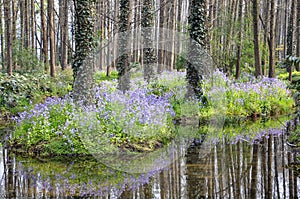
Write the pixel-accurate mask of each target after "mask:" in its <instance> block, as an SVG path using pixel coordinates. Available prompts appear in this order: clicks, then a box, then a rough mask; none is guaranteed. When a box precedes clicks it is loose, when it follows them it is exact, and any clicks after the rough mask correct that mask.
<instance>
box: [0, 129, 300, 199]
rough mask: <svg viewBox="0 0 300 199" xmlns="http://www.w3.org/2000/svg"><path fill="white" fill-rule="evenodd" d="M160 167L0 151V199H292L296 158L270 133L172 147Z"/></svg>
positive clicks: (298, 191)
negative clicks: (135, 170) (120, 166)
mask: <svg viewBox="0 0 300 199" xmlns="http://www.w3.org/2000/svg"><path fill="white" fill-rule="evenodd" d="M277 131H278V132H279V131H281V130H277ZM172 155H173V160H174V161H172V163H171V164H169V165H168V166H167V167H166V168H163V169H161V168H160V169H155V164H154V165H153V170H152V171H150V172H148V173H145V174H129V173H124V172H122V171H117V170H114V169H112V168H109V167H106V166H104V165H102V164H100V163H99V162H97V161H76V160H68V161H67V160H66V161H65V162H54V161H51V162H49V161H41V160H35V159H28V158H21V157H16V156H15V155H13V154H10V153H9V151H8V150H7V149H4V148H1V152H0V198H16V199H19V198H90V197H91V198H111V199H114V198H121V199H134V198H137V199H138V198H141V199H151V198H161V199H179V198H183V199H184V198H190V199H197V198H297V197H299V196H300V186H299V185H300V180H299V178H298V177H297V176H296V174H295V173H294V171H293V170H291V169H289V167H288V165H291V163H293V162H295V156H296V154H295V153H294V152H293V151H292V150H291V149H290V148H289V146H287V144H286V137H285V135H283V134H280V133H275V134H273V135H269V136H266V137H264V138H262V140H257V141H256V142H254V144H253V142H249V141H245V140H244V139H242V140H239V141H236V142H235V143H230V144H228V143H226V142H225V141H224V140H221V141H219V142H217V143H214V144H208V143H200V144H199V145H197V144H193V143H190V142H189V144H185V145H184V146H183V145H181V146H180V147H178V148H176V150H175V151H174V153H172Z"/></svg>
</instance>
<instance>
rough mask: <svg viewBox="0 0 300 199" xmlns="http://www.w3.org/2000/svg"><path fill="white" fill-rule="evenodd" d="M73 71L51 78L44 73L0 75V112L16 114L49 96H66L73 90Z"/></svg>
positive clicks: (66, 71) (63, 72)
mask: <svg viewBox="0 0 300 199" xmlns="http://www.w3.org/2000/svg"><path fill="white" fill-rule="evenodd" d="M72 83H73V78H72V71H71V70H65V71H62V72H60V73H58V75H57V77H56V78H51V77H50V76H49V75H47V74H43V73H39V72H37V73H31V74H29V73H24V74H19V73H15V74H13V75H12V76H8V75H6V74H3V73H0V96H1V97H0V112H2V113H5V112H10V113H12V114H16V113H17V112H19V111H22V110H24V108H25V107H26V106H31V104H36V103H39V102H41V101H43V100H44V99H45V98H46V97H48V96H64V95H66V94H67V93H69V92H70V91H71V89H72Z"/></svg>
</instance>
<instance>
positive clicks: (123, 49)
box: [117, 0, 130, 92]
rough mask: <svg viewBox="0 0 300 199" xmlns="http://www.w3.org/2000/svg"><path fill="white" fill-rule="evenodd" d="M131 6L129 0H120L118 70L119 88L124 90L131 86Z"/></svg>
mask: <svg viewBox="0 0 300 199" xmlns="http://www.w3.org/2000/svg"><path fill="white" fill-rule="evenodd" d="M129 7H130V1H129V0H120V16H119V24H118V25H119V36H118V59H117V70H118V73H119V76H118V83H119V89H120V90H121V91H123V92H125V91H127V90H129V87H130V85H129V84H130V71H129V55H128V44H127V40H128V31H129V27H130V21H129V15H130V10H129Z"/></svg>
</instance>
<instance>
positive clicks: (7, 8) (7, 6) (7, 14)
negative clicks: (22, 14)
mask: <svg viewBox="0 0 300 199" xmlns="http://www.w3.org/2000/svg"><path fill="white" fill-rule="evenodd" d="M4 19H5V37H6V61H7V74H8V75H12V37H11V0H4Z"/></svg>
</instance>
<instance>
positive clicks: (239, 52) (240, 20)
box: [235, 0, 244, 79]
mask: <svg viewBox="0 0 300 199" xmlns="http://www.w3.org/2000/svg"><path fill="white" fill-rule="evenodd" d="M243 1H244V0H239V18H238V23H239V33H238V41H239V43H238V44H237V45H238V46H237V61H236V69H235V78H236V79H239V78H240V75H241V58H242V30H243Z"/></svg>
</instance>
